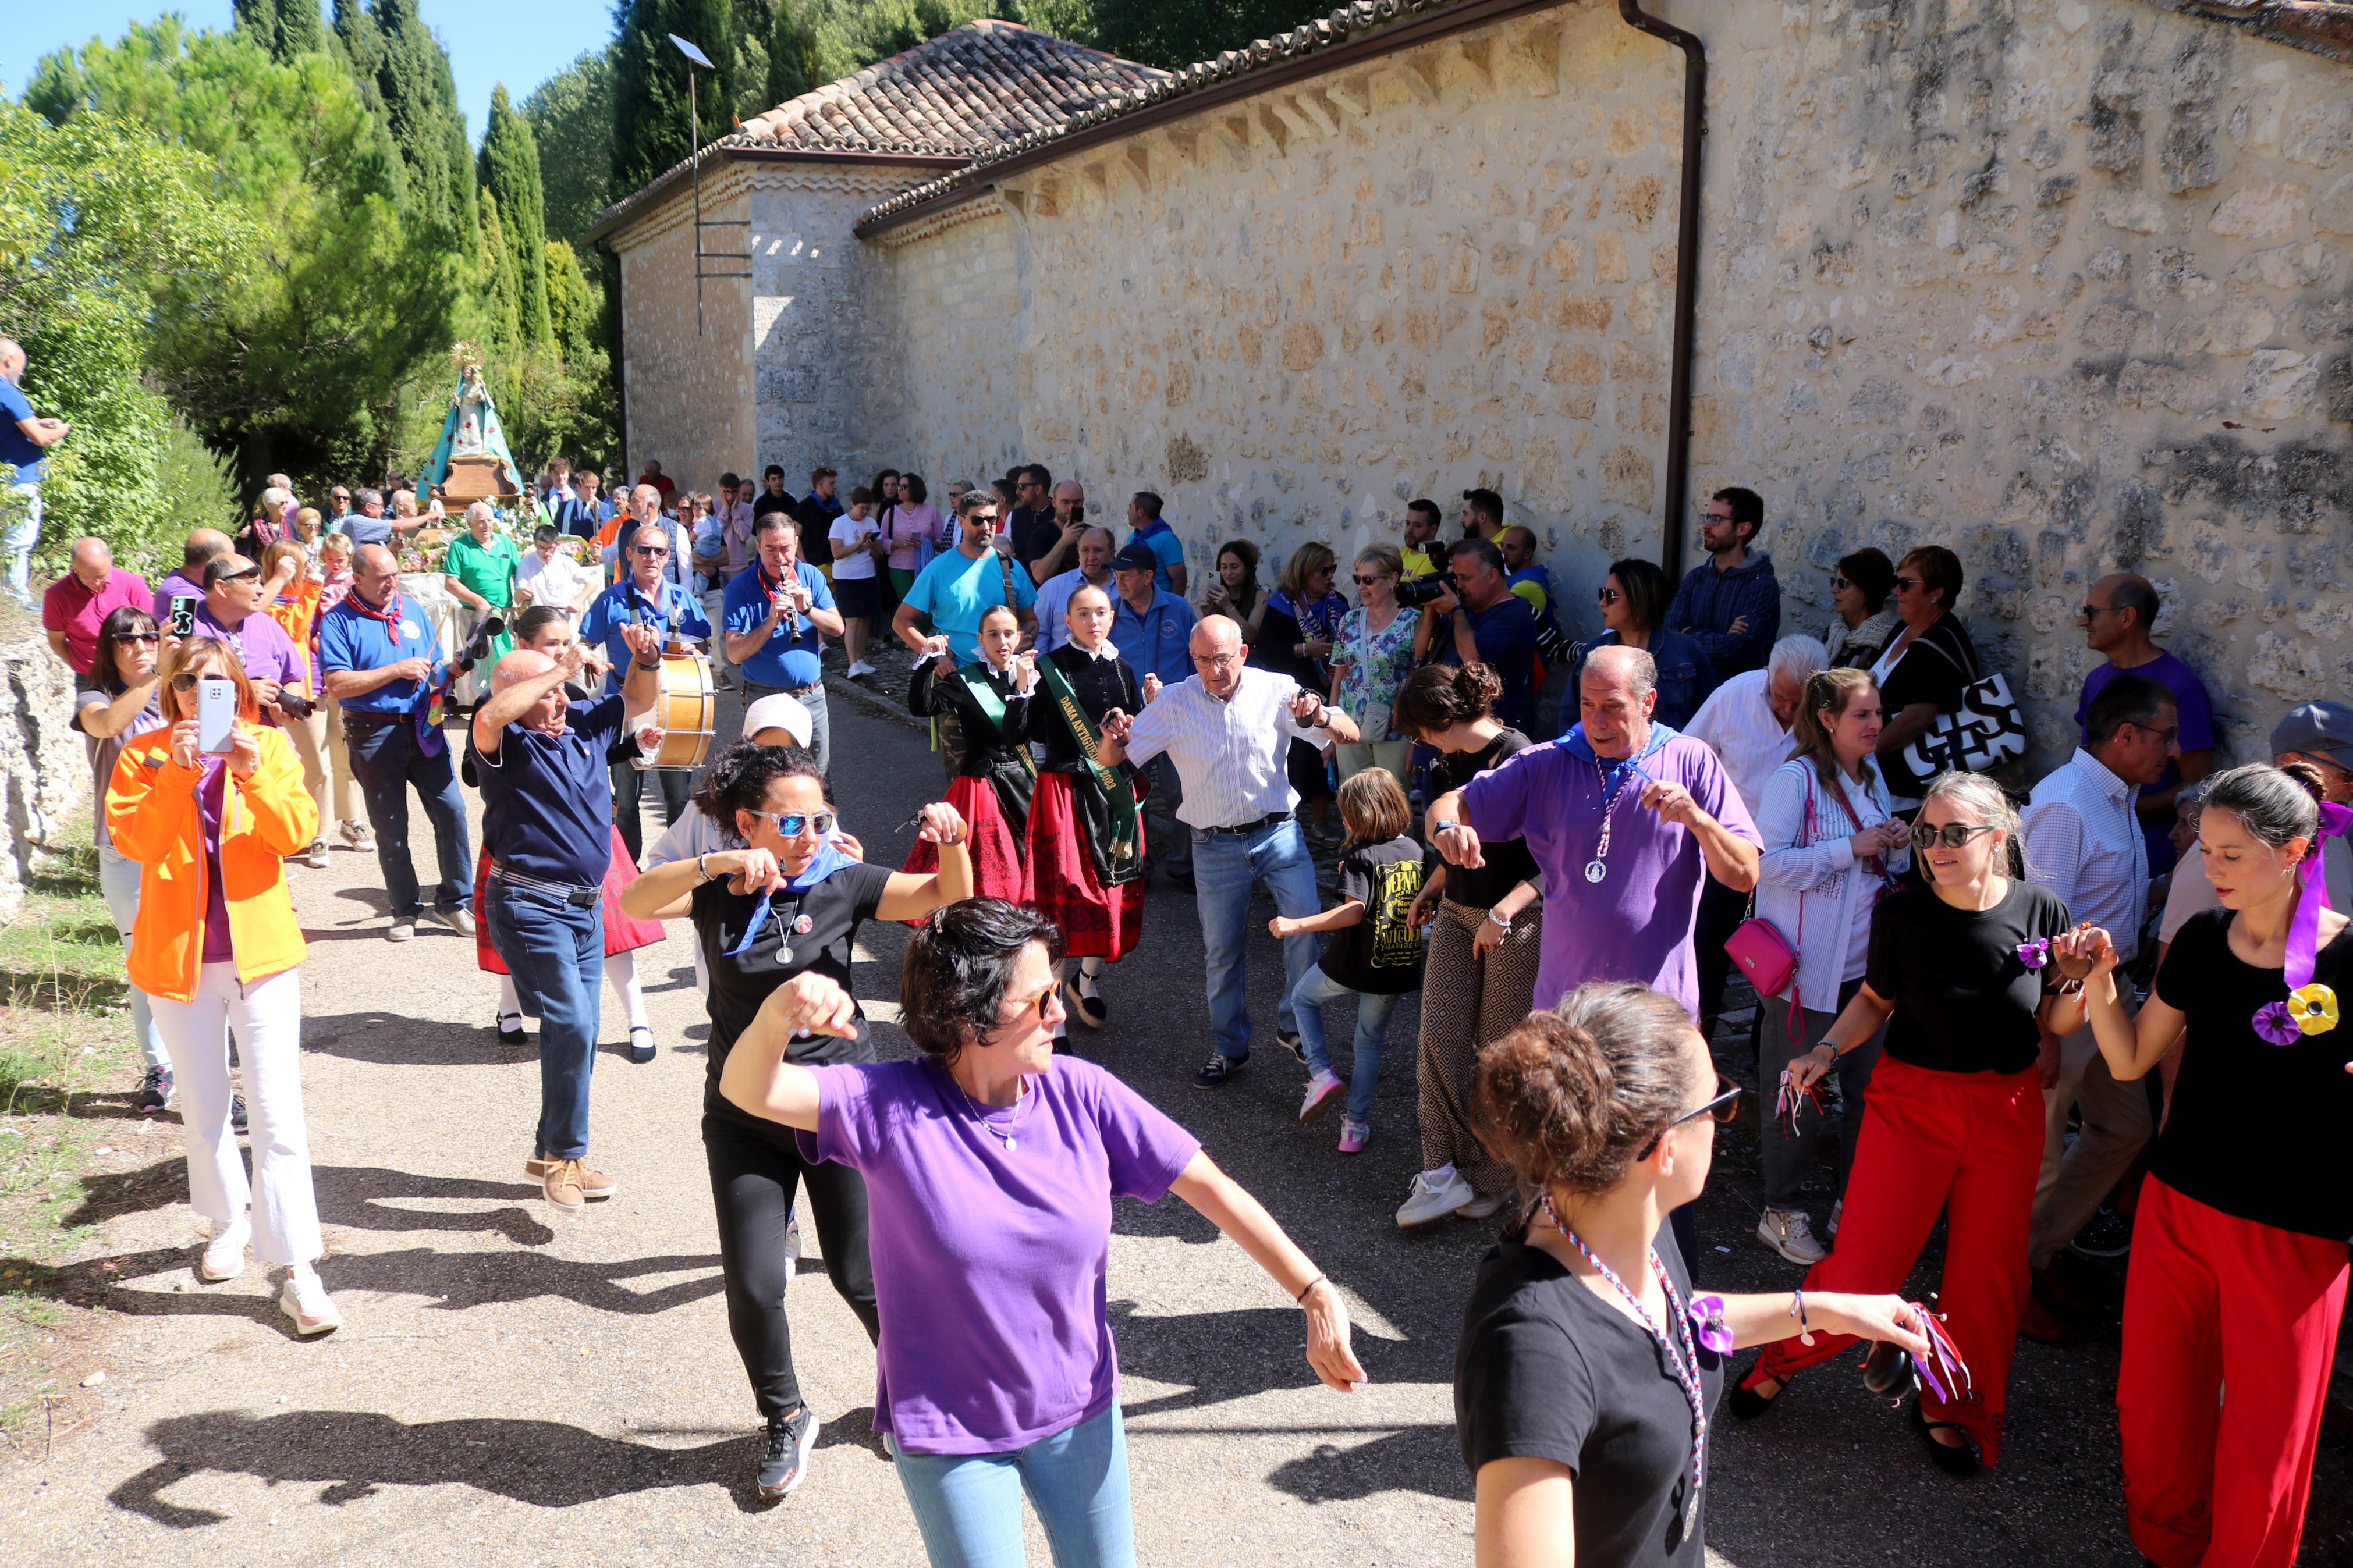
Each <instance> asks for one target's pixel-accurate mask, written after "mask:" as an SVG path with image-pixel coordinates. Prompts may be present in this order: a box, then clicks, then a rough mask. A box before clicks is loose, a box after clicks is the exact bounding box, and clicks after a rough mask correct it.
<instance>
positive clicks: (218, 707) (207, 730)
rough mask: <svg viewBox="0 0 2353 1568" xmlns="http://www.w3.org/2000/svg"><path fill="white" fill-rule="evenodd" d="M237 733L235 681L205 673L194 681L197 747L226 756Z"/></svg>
mask: <svg viewBox="0 0 2353 1568" xmlns="http://www.w3.org/2000/svg"><path fill="white" fill-rule="evenodd" d="M236 732H237V682H235V681H233V680H225V679H222V678H221V677H219V676H217V675H207V676H206V677H204V678H203V679H200V680H198V681H197V682H196V750H197V751H199V752H204V753H205V754H206V755H207V756H215V757H222V756H227V754H228V751H229V741H230V737H231V736H233V735H234V734H235V733H236Z"/></svg>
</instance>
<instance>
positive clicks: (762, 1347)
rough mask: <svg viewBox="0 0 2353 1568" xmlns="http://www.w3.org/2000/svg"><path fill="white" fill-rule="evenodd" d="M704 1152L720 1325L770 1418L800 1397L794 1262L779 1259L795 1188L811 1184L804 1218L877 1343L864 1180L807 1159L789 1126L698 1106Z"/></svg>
mask: <svg viewBox="0 0 2353 1568" xmlns="http://www.w3.org/2000/svg"><path fill="white" fill-rule="evenodd" d="M702 1151H703V1153H704V1155H705V1156H706V1157H707V1158H708V1159H709V1161H710V1163H711V1200H712V1204H713V1205H714V1206H715V1207H716V1208H717V1209H718V1212H719V1263H720V1268H721V1269H722V1270H723V1272H724V1273H725V1275H726V1279H727V1331H728V1332H729V1333H730V1334H731V1335H732V1336H733V1338H734V1341H735V1352H736V1353H737V1354H738V1355H741V1356H742V1357H743V1358H744V1375H745V1376H747V1377H749V1378H750V1379H751V1380H752V1394H753V1396H754V1399H756V1400H757V1401H758V1403H759V1406H760V1414H761V1415H763V1416H764V1417H768V1418H774V1417H776V1416H778V1415H786V1414H787V1413H789V1412H790V1411H792V1410H793V1409H794V1408H795V1407H797V1405H799V1404H800V1402H801V1385H800V1382H799V1380H798V1379H797V1378H796V1377H794V1375H793V1334H792V1328H791V1326H790V1324H789V1323H787V1322H786V1318H785V1287H786V1285H787V1284H789V1283H790V1282H791V1280H792V1277H793V1268H794V1260H793V1259H792V1258H787V1257H786V1256H785V1226H786V1222H787V1221H789V1220H790V1219H791V1218H792V1213H793V1193H794V1189H795V1187H796V1186H797V1185H799V1184H807V1188H808V1206H809V1216H810V1218H812V1219H814V1220H815V1221H816V1222H817V1236H818V1246H820V1247H823V1248H824V1249H825V1271H826V1272H827V1273H828V1274H829V1275H831V1276H832V1277H833V1288H834V1289H836V1290H838V1291H839V1292H840V1294H841V1299H842V1300H845V1301H847V1302H849V1310H851V1311H853V1312H855V1313H857V1314H858V1321H860V1322H861V1323H863V1324H865V1325H866V1337H867V1338H869V1339H879V1338H881V1320H879V1319H878V1318H877V1317H876V1316H875V1315H874V1265H873V1262H872V1260H871V1258H869V1257H868V1256H867V1251H866V1179H865V1178H864V1177H863V1176H860V1174H859V1173H857V1172H856V1171H853V1170H851V1169H850V1168H849V1166H847V1165H837V1164H832V1163H826V1164H810V1163H805V1162H804V1161H803V1160H802V1159H801V1156H800V1150H799V1148H798V1146H797V1144H796V1143H795V1142H793V1131H792V1129H791V1128H789V1127H781V1126H778V1127H770V1126H765V1125H764V1126H761V1127H746V1126H745V1125H744V1124H743V1123H742V1122H740V1121H734V1120H733V1119H731V1118H727V1117H723V1116H720V1115H717V1114H714V1113H712V1112H711V1111H708V1110H706V1111H704V1112H703V1116H702Z"/></svg>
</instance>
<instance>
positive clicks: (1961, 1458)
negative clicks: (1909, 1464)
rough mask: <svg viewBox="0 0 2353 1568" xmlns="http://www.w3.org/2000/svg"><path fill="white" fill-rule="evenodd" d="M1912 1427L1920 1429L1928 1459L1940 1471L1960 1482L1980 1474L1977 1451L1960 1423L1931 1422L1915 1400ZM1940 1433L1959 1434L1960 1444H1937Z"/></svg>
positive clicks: (1921, 1439)
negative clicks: (1933, 1462)
mask: <svg viewBox="0 0 2353 1568" xmlns="http://www.w3.org/2000/svg"><path fill="white" fill-rule="evenodd" d="M1912 1425H1913V1426H1916V1427H1918V1428H1919V1429H1920V1441H1922V1442H1923V1443H1926V1445H1928V1458H1930V1459H1931V1460H1933V1461H1935V1463H1936V1468H1938V1469H1940V1470H1942V1471H1944V1472H1945V1473H1946V1474H1947V1475H1948V1476H1951V1477H1954V1478H1955V1479H1960V1480H1967V1479H1968V1478H1969V1477H1971V1476H1974V1475H1976V1474H1977V1473H1978V1455H1977V1450H1976V1449H1974V1448H1972V1447H1969V1442H1968V1432H1967V1431H1966V1430H1965V1429H1964V1428H1963V1427H1962V1426H1961V1424H1960V1423H1959V1422H1957V1421H1931V1420H1929V1419H1928V1413H1927V1412H1926V1410H1924V1409H1922V1408H1921V1407H1920V1402H1919V1401H1918V1400H1916V1399H1915V1400H1914V1401H1913V1402H1912ZM1939 1431H1948V1432H1959V1433H1960V1434H1961V1441H1960V1444H1959V1445H1958V1446H1957V1447H1955V1446H1953V1445H1951V1444H1947V1443H1939V1442H1937V1441H1936V1434H1937V1433H1938V1432H1939Z"/></svg>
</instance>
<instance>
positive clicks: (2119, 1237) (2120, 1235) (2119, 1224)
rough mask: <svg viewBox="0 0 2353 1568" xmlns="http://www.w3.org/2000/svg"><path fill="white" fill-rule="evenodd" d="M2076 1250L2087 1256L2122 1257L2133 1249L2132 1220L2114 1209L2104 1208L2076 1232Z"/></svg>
mask: <svg viewBox="0 0 2353 1568" xmlns="http://www.w3.org/2000/svg"><path fill="white" fill-rule="evenodd" d="M2075 1250H2076V1251H2078V1252H2080V1253H2082V1254H2083V1255H2084V1257H2086V1258H2122V1257H2124V1256H2125V1254H2126V1253H2128V1252H2130V1251H2131V1250H2132V1222H2131V1221H2130V1220H2128V1219H2126V1218H2125V1217H2124V1216H2123V1215H2120V1214H2118V1213H2116V1210H2114V1209H2102V1210H2100V1212H2099V1213H2097V1214H2095V1215H2093V1216H2092V1219H2091V1223H2090V1224H2088V1225H2086V1226H2084V1228H2083V1229H2082V1230H2080V1231H2078V1232H2076V1233H2075Z"/></svg>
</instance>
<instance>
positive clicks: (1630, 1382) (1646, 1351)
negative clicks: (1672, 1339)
mask: <svg viewBox="0 0 2353 1568" xmlns="http://www.w3.org/2000/svg"><path fill="white" fill-rule="evenodd" d="M1657 1245H1658V1250H1659V1256H1660V1257H1661V1258H1662V1259H1664V1260H1665V1262H1666V1266H1667V1277H1668V1278H1669V1279H1672V1280H1673V1281H1674V1285H1675V1289H1676V1291H1677V1292H1678V1294H1679V1295H1680V1296H1681V1298H1682V1300H1683V1303H1684V1304H1685V1305H1686V1306H1688V1305H1689V1304H1690V1301H1691V1274H1690V1271H1689V1270H1688V1269H1687V1268H1684V1266H1683V1254H1682V1253H1681V1252H1680V1251H1679V1250H1678V1249H1677V1248H1676V1247H1675V1242H1674V1237H1673V1236H1672V1234H1670V1233H1668V1232H1666V1231H1664V1230H1662V1231H1661V1232H1660V1235H1659V1239H1658V1244H1657ZM1667 1329H1668V1331H1669V1332H1670V1333H1676V1346H1677V1349H1678V1351H1680V1350H1681V1348H1682V1336H1681V1335H1680V1333H1677V1331H1676V1330H1675V1328H1674V1326H1673V1325H1672V1324H1669V1325H1667ZM1697 1348H1698V1350H1699V1365H1700V1384H1701V1387H1702V1389H1703V1391H1704V1394H1705V1395H1706V1399H1707V1407H1708V1409H1709V1410H1710V1411H1711V1412H1712V1411H1714V1410H1715V1402H1716V1398H1717V1396H1718V1395H1719V1394H1721V1393H1722V1392H1723V1390H1724V1361H1723V1358H1722V1357H1720V1356H1718V1355H1716V1354H1715V1352H1712V1351H1710V1350H1708V1349H1707V1348H1706V1347H1704V1346H1699V1347H1697ZM1710 1424H1711V1425H1713V1420H1712V1419H1711V1423H1710ZM1454 1431H1455V1436H1456V1437H1457V1438H1458V1439H1459V1440H1460V1441H1461V1445H1462V1462H1463V1463H1464V1464H1465V1465H1467V1466H1469V1467H1470V1469H1471V1474H1472V1478H1473V1479H1474V1480H1475V1479H1476V1478H1477V1476H1478V1474H1479V1469H1480V1467H1481V1466H1482V1465H1486V1464H1489V1463H1491V1462H1492V1461H1493V1460H1496V1459H1514V1458H1531V1459H1552V1460H1556V1461H1557V1462H1559V1463H1561V1464H1564V1465H1567V1467H1568V1468H1569V1469H1570V1471H1571V1472H1572V1473H1573V1474H1574V1475H1575V1477H1576V1479H1577V1486H1576V1492H1575V1501H1574V1503H1573V1505H1572V1506H1573V1509H1574V1510H1575V1511H1574V1517H1575V1519H1576V1523H1577V1561H1578V1562H1579V1563H1609V1564H1611V1565H1613V1568H1621V1565H1622V1568H1667V1565H1671V1564H1672V1565H1675V1568H1683V1565H1689V1568H1698V1565H1699V1564H1701V1563H1704V1562H1705V1561H1706V1548H1705V1547H1704V1544H1703V1542H1704V1538H1705V1536H1706V1533H1707V1531H1706V1517H1705V1515H1704V1513H1703V1514H1702V1515H1701V1517H1700V1520H1699V1521H1698V1525H1697V1527H1696V1528H1694V1529H1693V1530H1691V1531H1689V1532H1688V1533H1686V1532H1685V1531H1684V1529H1683V1516H1684V1510H1686V1509H1687V1508H1688V1507H1689V1506H1690V1502H1691V1486H1692V1409H1691V1400H1690V1398H1689V1397H1688V1396H1687V1395H1685V1394H1684V1393H1683V1384H1681V1383H1679V1382H1677V1381H1676V1379H1675V1374H1674V1373H1673V1371H1672V1369H1671V1368H1670V1367H1669V1365H1668V1363H1667V1358H1666V1352H1664V1351H1662V1349H1661V1348H1660V1346H1659V1342H1658V1341H1657V1340H1656V1339H1654V1338H1652V1337H1651V1334H1650V1333H1649V1332H1648V1331H1645V1330H1644V1329H1643V1328H1642V1327H1641V1325H1640V1324H1638V1323H1636V1322H1635V1321H1633V1320H1632V1319H1631V1318H1630V1317H1628V1316H1626V1315H1625V1314H1624V1313H1623V1312H1620V1311H1619V1310H1617V1309H1615V1308H1613V1307H1611V1306H1610V1305H1609V1302H1607V1301H1604V1300H1602V1299H1601V1298H1600V1297H1599V1296H1598V1295H1596V1294H1595V1293H1594V1291H1593V1290H1592V1289H1591V1288H1590V1287H1588V1286H1587V1285H1586V1284H1584V1283H1583V1282H1582V1281H1580V1280H1579V1279H1577V1277H1576V1276H1575V1275H1573V1274H1571V1273H1570V1272H1569V1271H1568V1270H1567V1269H1566V1268H1562V1267H1561V1265H1560V1263H1559V1262H1558V1261H1557V1260H1556V1259H1555V1258H1553V1256H1552V1255H1551V1254H1550V1253H1547V1252H1545V1251H1543V1250H1542V1249H1541V1248H1538V1247H1529V1246H1526V1245H1525V1244H1523V1243H1519V1242H1511V1241H1506V1242H1504V1243H1502V1244H1500V1245H1499V1246H1497V1247H1495V1248H1494V1250H1493V1251H1492V1252H1490V1253H1488V1254H1487V1256H1486V1257H1485V1258H1483V1259H1482V1260H1481V1261H1480V1264H1479V1278H1478V1280H1477V1282H1476V1283H1474V1284H1473V1285H1472V1287H1471V1304H1470V1306H1469V1307H1468V1308H1467V1309H1466V1310H1464V1312H1463V1314H1462V1339H1461V1344H1460V1345H1459V1346H1458V1348H1457V1349H1456V1351H1455V1353H1454ZM1709 1447H1710V1448H1711V1449H1713V1447H1715V1445H1714V1444H1713V1442H1711V1443H1710V1445H1709ZM1710 1459H1711V1463H1710V1464H1709V1466H1708V1468H1709V1470H1710V1471H1711V1472H1713V1471H1714V1470H1715V1468H1716V1462H1715V1458H1714V1455H1713V1454H1711V1455H1710ZM1703 1496H1704V1493H1703Z"/></svg>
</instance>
